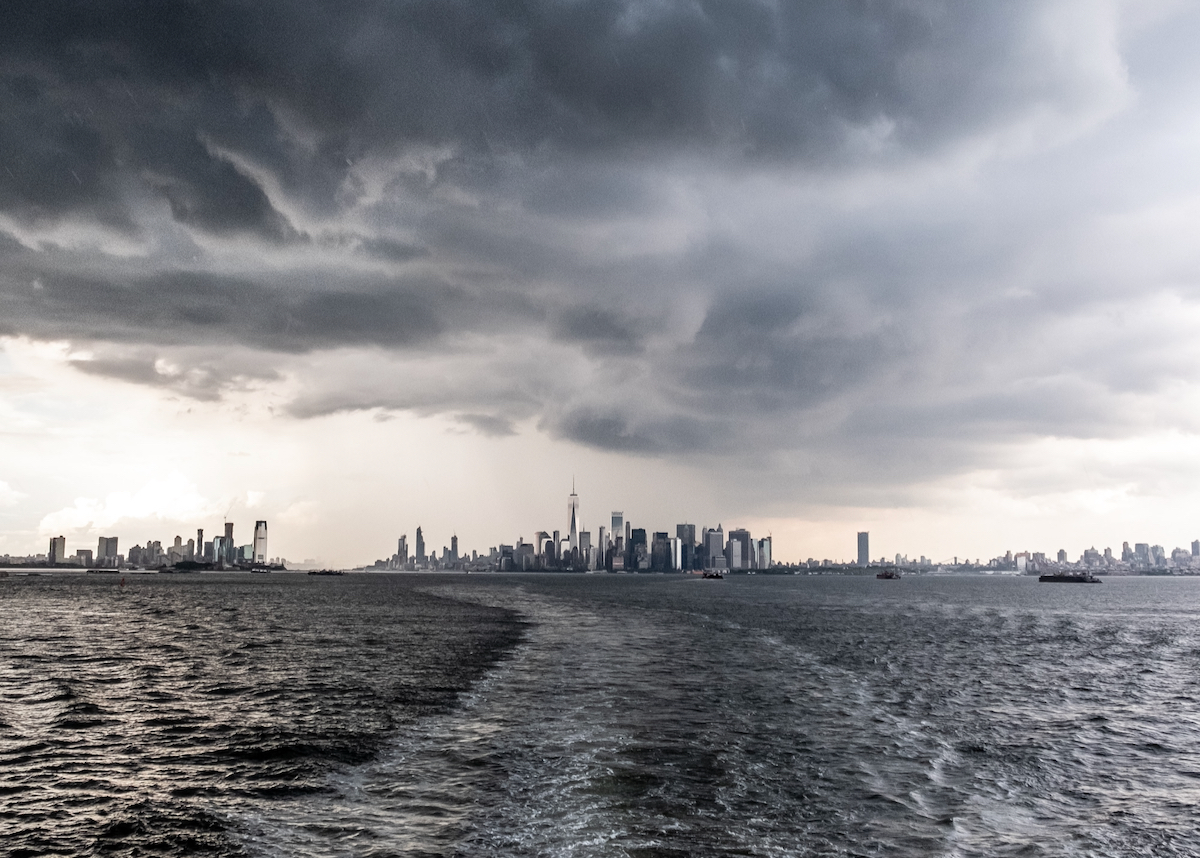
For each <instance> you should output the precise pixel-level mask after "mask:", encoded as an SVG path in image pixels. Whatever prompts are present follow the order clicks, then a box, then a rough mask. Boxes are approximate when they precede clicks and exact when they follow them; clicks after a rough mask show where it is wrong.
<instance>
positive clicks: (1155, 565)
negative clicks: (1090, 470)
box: [989, 539, 1200, 575]
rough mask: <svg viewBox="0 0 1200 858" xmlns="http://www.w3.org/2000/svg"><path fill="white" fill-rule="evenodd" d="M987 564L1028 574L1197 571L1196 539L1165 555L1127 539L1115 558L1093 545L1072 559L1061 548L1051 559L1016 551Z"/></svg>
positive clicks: (1158, 548) (1156, 547)
mask: <svg viewBox="0 0 1200 858" xmlns="http://www.w3.org/2000/svg"><path fill="white" fill-rule="evenodd" d="M989 565H990V566H993V567H994V568H997V569H1006V570H1011V571H1015V572H1025V573H1028V574H1031V575H1034V574H1040V573H1043V572H1053V571H1055V570H1060V569H1088V570H1091V571H1093V572H1110V573H1112V574H1129V575H1137V574H1143V575H1144V574H1166V573H1172V572H1174V573H1179V574H1187V573H1190V572H1200V539H1197V540H1194V541H1193V542H1192V547H1191V549H1190V550H1189V549H1187V548H1176V549H1174V550H1173V551H1172V552H1171V553H1170V554H1167V552H1166V549H1164V548H1163V547H1162V546H1161V545H1150V544H1149V543H1146V542H1137V543H1134V546H1133V548H1130V547H1129V543H1128V542H1123V543H1121V556H1120V557H1119V558H1118V557H1117V556H1116V555H1115V554H1113V550H1112V549H1111V548H1105V549H1104V550H1103V551H1100V550H1098V549H1096V548H1095V546H1093V547H1091V548H1088V549H1087V550H1085V551H1084V552H1083V554H1082V555H1080V557H1079V559H1078V560H1077V561H1074V562H1072V561H1071V560H1070V559H1069V558H1068V557H1067V552H1066V551H1063V550H1062V549H1059V551H1058V554H1057V555H1056V556H1055V557H1054V558H1053V559H1051V558H1049V557H1047V556H1046V555H1045V554H1044V553H1042V552H1040V551H1032V552H1031V551H1020V552H1017V553H1016V554H1014V553H1013V552H1011V551H1009V552H1006V553H1005V555H1004V556H1003V557H996V558H994V559H992V560H991V561H990V562H989Z"/></svg>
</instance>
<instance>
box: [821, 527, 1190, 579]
mask: <svg viewBox="0 0 1200 858" xmlns="http://www.w3.org/2000/svg"><path fill="white" fill-rule="evenodd" d="M869 546H870V543H869V536H868V534H867V533H865V532H864V533H859V534H858V563H857V564H856V565H858V566H896V567H900V568H909V569H914V570H922V569H924V570H934V569H941V570H947V569H949V570H953V571H963V572H972V571H975V572H1008V573H1015V574H1019V575H1042V574H1045V573H1053V572H1066V571H1080V570H1086V571H1091V572H1098V573H1100V574H1104V573H1109V574H1113V575H1161V574H1200V539H1197V540H1194V541H1193V542H1192V547H1191V549H1187V548H1176V549H1174V550H1173V551H1172V552H1171V553H1170V554H1168V553H1167V551H1166V549H1164V548H1163V547H1162V546H1161V545H1150V544H1149V543H1146V542H1137V543H1135V544H1134V546H1133V547H1132V548H1130V547H1129V543H1128V542H1124V543H1122V544H1121V556H1120V557H1117V556H1116V555H1115V554H1114V553H1113V550H1112V549H1111V548H1105V549H1104V550H1103V551H1101V550H1099V549H1097V548H1095V547H1094V546H1093V547H1092V548H1088V549H1086V550H1085V551H1084V552H1083V554H1081V555H1080V556H1079V559H1078V560H1074V561H1072V560H1071V559H1070V558H1069V557H1068V556H1067V552H1066V550H1064V549H1061V548H1060V549H1059V550H1058V552H1057V554H1056V555H1055V556H1054V557H1049V556H1048V555H1047V554H1045V553H1044V552H1041V551H1017V552H1013V551H1006V552H1005V553H1004V554H1003V555H1000V556H998V557H993V558H992V559H991V560H987V561H980V560H975V561H974V562H972V561H971V560H968V559H964V560H963V561H962V562H959V558H957V557H955V558H954V559H953V561H950V562H944V563H939V562H935V561H933V560H931V559H929V558H928V557H925V556H922V557H921V558H920V559H918V560H909V559H908V557H907V556H904V555H901V554H897V555H896V556H895V558H894V559H892V558H887V557H881V558H879V559H878V560H871V559H870V548H869ZM801 565H802V566H803V565H809V566H813V565H825V566H828V565H830V561H828V560H825V561H821V563H820V564H816V563H815V561H812V560H810V561H808V563H807V564H801Z"/></svg>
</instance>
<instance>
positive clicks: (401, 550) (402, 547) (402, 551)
mask: <svg viewBox="0 0 1200 858" xmlns="http://www.w3.org/2000/svg"><path fill="white" fill-rule="evenodd" d="M396 558H397V560H399V562H400V565H401V566H407V565H408V534H407V533H406V534H404V535H403V536H401V537H400V541H399V543H398V544H397V545H396Z"/></svg>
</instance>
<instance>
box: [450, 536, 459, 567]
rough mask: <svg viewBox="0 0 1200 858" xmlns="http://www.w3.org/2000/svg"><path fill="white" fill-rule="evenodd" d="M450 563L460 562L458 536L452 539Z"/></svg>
mask: <svg viewBox="0 0 1200 858" xmlns="http://www.w3.org/2000/svg"><path fill="white" fill-rule="evenodd" d="M450 562H451V563H457V562H458V534H457V533H456V534H454V535H453V536H451V537H450Z"/></svg>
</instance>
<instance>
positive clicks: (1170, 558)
mask: <svg viewBox="0 0 1200 858" xmlns="http://www.w3.org/2000/svg"><path fill="white" fill-rule="evenodd" d="M602 520H606V521H607V522H608V523H609V524H608V525H607V526H606V525H600V526H599V527H598V528H597V530H596V532H595V535H594V536H593V532H592V531H591V530H589V529H586V527H585V523H584V519H583V517H582V515H581V505H580V496H579V494H578V493H577V492H576V486H575V480H574V478H572V481H571V492H570V494H569V495H568V497H567V515H566V526H565V529H563V530H558V529H554V530H551V531H545V530H538V531H535V533H534V535H533V539H532V540H531V541H529V540H526V539H525V537H524V536H523V535H520V536H517V537H516V538H515V539H514V540H512V541H511V542H508V543H506V542H499V543H498V544H495V545H490V546H487V548H486V550H483V551H481V550H480V549H479V548H469V549H465V550H464V549H460V546H459V538H458V533H457V531H455V532H453V533H452V534H451V536H450V540H449V543H448V544H445V545H443V546H442V548H441V551H440V552H439V551H438V549H437V547H436V541H435V543H433V544H428V543H427V541H426V538H425V532H424V530H423V528H422V527H421V526H420V525H418V526H417V527H416V529H415V532H414V550H413V552H412V554H411V555H410V554H409V548H408V545H409V543H408V534H407V533H402V534H400V536H399V537H398V538H397V539H396V546H397V549H396V552H395V553H394V554H392V555H391V556H390V557H385V558H382V559H377V560H375V561H374V562H373V563H372V562H370V561H367V562H364V563H361V564H358V563H356V564H354V568H358V569H363V570H365V571H421V570H439V569H442V570H450V569H471V568H477V569H479V570H480V571H498V572H518V571H574V572H604V571H607V572H633V573H638V572H696V573H699V572H702V571H705V572H708V571H713V572H726V571H735V570H741V571H746V570H769V569H772V568H775V567H786V568H793V569H796V568H808V569H825V568H830V567H836V568H854V567H858V568H862V567H872V566H895V567H899V568H910V569H915V570H918V571H919V570H931V569H943V568H946V567H949V568H950V569H958V570H986V571H1005V572H1017V573H1029V574H1033V573H1036V572H1039V571H1047V570H1053V569H1056V568H1062V567H1070V568H1079V567H1087V568H1089V569H1093V570H1097V571H1101V572H1103V571H1110V572H1115V573H1118V574H1122V573H1125V574H1127V573H1137V572H1142V573H1147V572H1149V573H1153V572H1155V571H1156V570H1166V569H1174V570H1192V569H1196V570H1200V539H1195V540H1192V541H1191V546H1190V549H1189V548H1187V547H1183V546H1177V547H1175V548H1174V549H1171V550H1170V551H1169V552H1168V550H1167V549H1166V548H1165V547H1164V546H1163V545H1160V544H1151V543H1143V542H1135V543H1134V544H1133V546H1131V545H1130V543H1129V541H1128V540H1125V541H1123V542H1122V546H1121V551H1120V555H1119V556H1117V555H1116V554H1115V553H1114V552H1113V550H1112V548H1111V546H1105V547H1104V549H1103V550H1100V549H1097V548H1096V546H1095V545H1094V544H1093V545H1092V546H1090V547H1089V548H1087V549H1084V550H1083V551H1082V552H1081V553H1080V554H1079V555H1078V559H1077V560H1072V559H1071V555H1070V554H1069V553H1068V552H1067V550H1066V549H1064V548H1059V549H1057V551H1053V552H1047V551H1032V550H1029V549H1027V548H1026V549H1023V550H1018V551H1014V550H1013V549H1011V548H1009V549H1007V550H1006V551H1005V552H1004V553H1003V554H1000V555H996V556H994V557H990V558H980V557H976V558H974V559H973V560H972V559H971V558H970V557H969V556H962V557H961V559H960V557H959V556H958V555H955V556H954V557H953V558H952V559H951V558H935V557H932V556H926V555H925V554H920V555H915V554H914V556H913V557H912V558H911V559H910V558H909V556H908V554H907V553H901V552H899V551H897V552H896V553H895V554H894V555H887V554H884V555H882V556H878V557H873V556H872V554H871V542H870V532H869V531H857V533H856V540H855V545H854V554H853V556H852V557H851V559H848V560H847V559H845V558H843V557H839V556H835V557H822V558H815V557H812V556H809V557H807V558H804V557H798V558H790V557H788V558H784V557H781V556H780V555H778V554H777V553H775V550H774V545H773V535H772V534H770V533H768V534H767V536H766V537H760V538H758V539H755V538H754V537H753V536H752V535H751V532H750V531H749V530H748V529H746V528H742V527H730V528H725V526H724V524H723V523H722V522H718V523H717V525H716V527H709V526H707V525H705V526H701V527H699V528H698V527H697V525H696V524H694V523H688V522H680V523H676V524H675V525H674V526H673V527H674V534H675V535H674V536H672V535H671V531H670V530H662V531H660V530H654V529H652V528H646V527H637V528H635V527H633V522H632V521H631V520H630V519H628V518H626V516H625V513H624V510H612V511H611V513H610V514H609V516H608V517H606V518H602ZM659 524H661V523H659ZM234 526H235V525H234V522H231V521H229V520H228V519H226V520H225V521H224V522H223V524H222V532H221V533H220V534H219V535H216V536H214V537H213V539H212V540H211V541H206V540H205V538H204V529H203V528H199V529H197V530H196V538H195V539H191V538H189V539H188V540H187V541H186V542H184V540H183V538H182V536H180V535H176V536H175V538H174V542H173V543H168V544H167V546H166V547H165V548H164V547H163V543H162V542H161V541H160V540H149V539H148V540H146V545H145V546H141V545H138V544H136V543H135V544H134V545H132V546H131V547H130V548H129V550H128V553H127V554H122V553H120V548H119V544H120V537H119V536H101V537H99V538H98V541H97V548H96V550H95V551H93V550H91V549H80V548H76V549H75V551H74V553H72V552H71V551H70V550H69V549H68V548H67V540H66V537H65V536H63V535H59V536H54V537H51V538H50V540H49V547H48V549H47V551H46V552H45V553H44V554H28V555H23V556H22V555H9V554H3V555H0V564H3V563H4V562H9V563H16V564H20V565H37V564H47V565H50V566H59V565H67V566H79V567H96V568H109V569H112V568H163V567H173V566H175V565H177V564H179V563H184V564H187V563H196V564H203V565H205V566H206V567H212V568H215V569H245V570H249V569H251V568H253V567H265V566H268V565H270V566H274V567H275V568H277V569H281V570H282V569H283V568H284V566H285V565H288V566H289V568H291V569H293V570H306V569H312V568H316V567H319V566H324V565H326V564H324V563H322V562H320V561H318V560H316V559H313V558H305V559H304V560H295V559H293V560H291V561H289V560H288V559H287V558H286V557H285V556H283V555H282V554H281V555H279V556H277V557H269V556H268V554H267V532H268V527H267V522H266V521H265V520H257V521H255V523H254V527H253V531H252V537H251V542H249V543H247V544H245V545H240V546H239V545H238V544H237V540H236V539H235V538H234ZM349 565H350V564H347V566H349Z"/></svg>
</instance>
